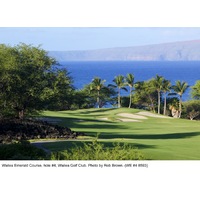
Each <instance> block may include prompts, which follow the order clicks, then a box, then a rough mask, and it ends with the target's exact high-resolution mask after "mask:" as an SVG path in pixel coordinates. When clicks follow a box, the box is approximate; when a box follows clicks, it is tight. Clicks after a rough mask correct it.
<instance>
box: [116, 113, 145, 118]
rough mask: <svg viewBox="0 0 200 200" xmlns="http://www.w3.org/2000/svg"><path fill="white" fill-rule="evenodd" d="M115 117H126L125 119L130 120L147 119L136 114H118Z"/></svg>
mask: <svg viewBox="0 0 200 200" xmlns="http://www.w3.org/2000/svg"><path fill="white" fill-rule="evenodd" d="M117 116H120V117H127V118H131V119H147V117H144V116H140V115H136V114H130V113H119V114H117Z"/></svg>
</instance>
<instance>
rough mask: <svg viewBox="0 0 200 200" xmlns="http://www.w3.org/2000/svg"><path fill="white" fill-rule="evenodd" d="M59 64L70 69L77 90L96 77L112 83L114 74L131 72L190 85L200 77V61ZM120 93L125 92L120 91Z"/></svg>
mask: <svg viewBox="0 0 200 200" xmlns="http://www.w3.org/2000/svg"><path fill="white" fill-rule="evenodd" d="M60 64H61V67H62V68H66V69H67V70H68V71H69V72H70V76H71V77H72V78H73V80H74V86H75V88H76V89H81V88H83V87H84V85H86V84H88V83H90V82H91V81H92V79H93V78H94V77H96V76H98V77H100V78H101V79H104V80H106V82H105V84H110V83H112V80H113V79H114V77H115V76H117V75H120V74H121V75H124V76H126V74H127V73H132V74H134V76H135V82H136V81H145V80H149V79H151V78H153V77H155V76H156V74H158V75H159V76H163V77H164V78H165V79H168V80H170V81H171V83H172V84H175V81H177V80H180V81H186V82H187V83H188V84H189V85H190V86H192V85H194V84H195V82H196V81H197V80H200V61H184V62H183V61H177V62H174V61H168V62H165V61H98V62H97V61H83V62H79V61H77V62H76V61H74V62H61V63H60ZM122 95H128V93H127V94H126V92H123V93H122ZM189 99H191V97H190V89H188V90H187V92H186V93H185V94H184V95H183V100H189Z"/></svg>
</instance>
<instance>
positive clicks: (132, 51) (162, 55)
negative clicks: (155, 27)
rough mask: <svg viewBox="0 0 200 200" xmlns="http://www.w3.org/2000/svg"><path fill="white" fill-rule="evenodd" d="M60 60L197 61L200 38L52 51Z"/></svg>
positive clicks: (50, 53)
mask: <svg viewBox="0 0 200 200" xmlns="http://www.w3.org/2000/svg"><path fill="white" fill-rule="evenodd" d="M49 55H50V56H52V57H55V58H56V59H57V60H58V61H60V62H61V61H117V60H121V61H131V60H132V61H196V60H200V40H192V41H183V42H173V43H164V44H154V45H146V46H134V47H117V48H108V49H98V50H88V51H87V50H86V51H51V52H49Z"/></svg>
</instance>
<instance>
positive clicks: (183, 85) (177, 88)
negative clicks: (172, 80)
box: [172, 80, 189, 118]
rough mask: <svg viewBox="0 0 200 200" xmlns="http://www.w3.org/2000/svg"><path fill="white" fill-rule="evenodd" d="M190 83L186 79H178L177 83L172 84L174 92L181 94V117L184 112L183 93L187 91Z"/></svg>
mask: <svg viewBox="0 0 200 200" xmlns="http://www.w3.org/2000/svg"><path fill="white" fill-rule="evenodd" d="M188 87H189V85H188V84H187V82H185V81H182V82H181V81H180V80H178V81H176V85H174V86H172V89H173V90H174V92H176V93H177V94H178V95H179V116H178V117H179V118H180V117H181V112H182V95H183V94H184V93H185V91H186V90H187V88H188Z"/></svg>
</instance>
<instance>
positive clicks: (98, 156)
mask: <svg viewBox="0 0 200 200" xmlns="http://www.w3.org/2000/svg"><path fill="white" fill-rule="evenodd" d="M144 159H145V157H144V155H143V154H142V153H141V152H139V151H138V150H137V149H136V148H133V147H132V146H131V145H128V144H123V145H122V144H120V143H113V147H105V146H104V145H103V144H101V143H99V142H97V140H94V141H93V142H92V143H89V144H87V143H84V145H83V147H80V146H75V147H73V148H72V149H71V150H65V151H62V152H53V153H51V160H144Z"/></svg>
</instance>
